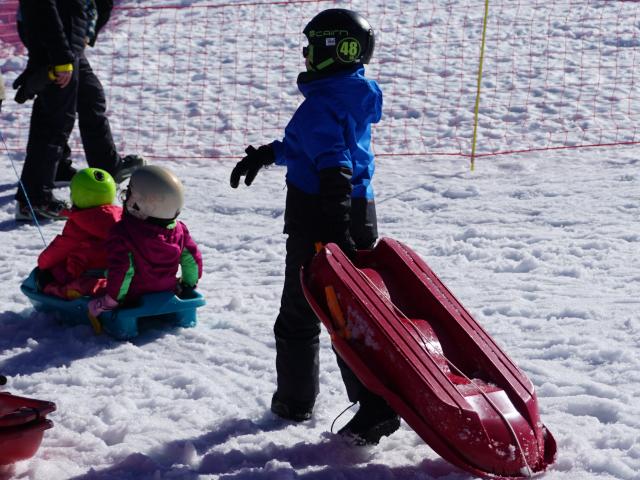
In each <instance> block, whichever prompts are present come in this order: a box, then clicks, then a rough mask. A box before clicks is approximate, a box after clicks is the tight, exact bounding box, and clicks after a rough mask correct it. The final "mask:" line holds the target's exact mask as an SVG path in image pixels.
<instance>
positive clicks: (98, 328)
mask: <svg viewBox="0 0 640 480" xmlns="http://www.w3.org/2000/svg"><path fill="white" fill-rule="evenodd" d="M87 316H88V317H89V321H90V322H91V327H93V331H94V332H95V334H96V335H100V334H101V333H102V323H100V319H98V318H97V317H95V316H94V315H91V312H87Z"/></svg>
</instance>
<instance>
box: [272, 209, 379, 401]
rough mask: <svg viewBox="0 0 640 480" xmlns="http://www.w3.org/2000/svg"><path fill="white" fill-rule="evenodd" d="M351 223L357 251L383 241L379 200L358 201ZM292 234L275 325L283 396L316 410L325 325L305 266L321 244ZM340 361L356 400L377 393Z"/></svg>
mask: <svg viewBox="0 0 640 480" xmlns="http://www.w3.org/2000/svg"><path fill="white" fill-rule="evenodd" d="M351 220H352V223H351V228H350V230H351V235H352V237H353V238H354V239H357V240H356V247H357V248H359V249H366V248H370V247H372V246H373V244H374V242H375V240H376V238H377V223H376V214H375V204H374V202H373V201H372V200H369V201H366V200H365V199H354V200H353V201H352V211H351ZM288 233H289V236H288V238H287V256H286V260H285V280H284V288H283V290H282V299H281V302H280V313H279V314H278V317H277V318H276V323H275V326H274V333H275V339H276V372H277V377H278V380H277V382H278V385H277V395H278V398H279V399H280V400H282V401H284V402H286V403H289V404H294V405H298V406H305V407H312V406H313V405H314V403H315V399H316V396H317V395H318V390H319V345H320V344H319V337H320V321H319V320H318V318H317V317H316V315H315V313H314V312H313V310H312V309H311V307H310V306H309V304H308V303H307V301H306V299H305V297H304V293H303V292H302V285H301V284H300V267H301V266H303V265H308V263H309V261H310V260H311V258H312V257H313V255H314V254H315V242H314V239H313V238H312V237H311V236H309V235H307V234H305V233H303V232H298V231H289V232H288ZM337 359H338V366H339V367H340V372H341V374H342V379H343V382H344V384H345V387H346V390H347V395H348V397H349V399H350V400H351V401H353V402H356V401H359V400H360V399H361V398H362V397H363V396H365V395H372V394H370V393H369V391H368V390H367V389H366V388H365V387H364V385H363V384H362V383H361V382H360V380H358V378H357V377H356V376H355V374H354V373H353V372H352V371H351V369H349V367H348V366H347V365H346V364H345V363H344V361H343V360H342V359H341V358H340V357H339V356H337Z"/></svg>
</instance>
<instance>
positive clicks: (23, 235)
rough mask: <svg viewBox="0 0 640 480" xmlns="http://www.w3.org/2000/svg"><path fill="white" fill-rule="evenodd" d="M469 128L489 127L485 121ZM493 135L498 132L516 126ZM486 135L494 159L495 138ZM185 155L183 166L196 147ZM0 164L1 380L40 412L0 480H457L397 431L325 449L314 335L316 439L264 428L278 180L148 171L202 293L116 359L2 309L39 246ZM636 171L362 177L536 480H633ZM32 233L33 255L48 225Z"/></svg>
mask: <svg viewBox="0 0 640 480" xmlns="http://www.w3.org/2000/svg"><path fill="white" fill-rule="evenodd" d="M194 2H195V0H184V1H183V2H182V3H194ZM447 3H448V2H445V1H440V2H434V4H436V5H435V6H434V9H436V8H439V9H442V12H441V13H440V14H441V15H442V16H446V15H456V14H458V11H457V10H455V9H453V10H449V11H447V10H446V8H445V6H446V4H447ZM604 3H607V2H604ZM628 3H629V4H631V3H632V2H628ZM368 8H369V9H370V10H375V8H377V7H376V6H375V5H374V2H371V5H369V6H368ZM558 8H579V7H578V6H577V5H576V3H575V2H571V3H569V4H562V6H559V7H558ZM629 8H633V7H631V6H630V7H629ZM635 8H636V9H637V3H636V5H635ZM463 13H464V12H461V13H460V14H463ZM438 15H439V14H438V13H435V14H434V16H435V17H438ZM635 28H636V32H635V37H632V38H634V39H635V41H636V43H635V44H634V45H629V47H630V48H632V47H633V48H637V47H638V44H637V39H638V30H637V29H638V23H637V21H636V24H635ZM603 29H604V30H606V25H604V26H603ZM503 34H505V35H508V32H503ZM584 41H585V42H588V39H587V40H584ZM159 43H162V42H159ZM292 48H295V49H297V48H298V46H294V47H292ZM294 58H296V59H298V60H301V59H300V58H299V55H297V54H296V55H295V56H294ZM379 61H380V62H383V61H384V59H379ZM20 65H21V63H20V62H18V61H16V60H15V58H14V57H12V58H10V59H8V60H7V61H6V62H5V63H4V64H1V63H0V66H1V67H2V68H3V70H4V71H5V74H6V76H7V79H6V80H7V82H10V81H11V80H12V79H13V78H15V74H17V72H18V71H19V70H20ZM372 68H376V67H373V66H372ZM607 73H608V72H604V71H603V72H601V75H606V74H607ZM637 73H638V71H637V70H636V72H635V74H636V77H637ZM414 75H416V76H419V75H421V74H420V73H418V72H415V73H414ZM439 75H443V76H445V77H446V72H440V73H439ZM293 81H294V80H293V79H292V82H293ZM636 81H637V79H636ZM290 88H291V89H293V88H294V87H293V83H292V85H291V87H290ZM382 88H383V90H384V85H382ZM540 93H541V94H542V93H544V92H540ZM510 94H511V95H513V96H517V95H519V90H514V91H512V92H510ZM119 95H126V92H120V93H119ZM254 100H255V99H251V98H247V102H251V101H254ZM255 101H257V100H255ZM425 101H429V97H425ZM440 101H441V99H438V100H434V102H440ZM271 107H273V105H271ZM434 107H435V105H434ZM10 108H17V107H10ZM21 108H29V107H28V106H25V107H21ZM263 108H265V105H264V104H262V105H260V104H258V105H257V106H256V112H257V113H259V112H260V111H261V110H262V109H263ZM416 108H417V107H416ZM421 108H422V107H421ZM634 108H637V105H636V106H634ZM424 109H425V110H427V111H428V110H429V105H425V106H424ZM516 110H517V109H516ZM420 111H422V110H420ZM483 114H484V115H485V116H486V117H487V119H486V121H492V122H494V125H499V122H498V121H497V119H493V120H491V119H490V118H489V117H492V116H493V114H492V112H490V111H484V112H483ZM265 115H266V119H265V120H266V121H267V122H268V121H269V119H272V118H276V117H274V114H273V112H269V113H265ZM407 115H412V113H411V112H407ZM509 115H511V116H512V117H514V118H513V120H511V121H517V118H516V117H518V116H519V115H521V113H520V112H518V111H512V112H510V114H509ZM9 117H10V114H7V113H6V112H5V113H3V116H2V117H0V120H2V121H7V120H8V119H9ZM277 118H279V117H277ZM385 120H386V118H384V117H383V120H382V121H383V122H384V121H385ZM283 122H284V120H280V123H279V124H278V125H277V126H279V127H282V128H284V123H283ZM0 128H2V123H0ZM432 128H433V129H436V128H438V129H446V128H447V126H446V125H433V126H432ZM496 128H499V127H496ZM530 128H532V129H534V128H535V126H530ZM541 128H543V127H541ZM544 128H546V127H544ZM612 130H615V128H612ZM426 133H427V134H428V133H429V132H426ZM495 133H496V139H494V140H495V141H499V140H500V139H501V138H503V137H502V135H501V134H500V132H499V131H496V132H495ZM530 133H534V134H535V133H536V132H535V131H532V132H530ZM542 133H544V132H542V131H541V132H540V134H542ZM433 135H434V136H435V135H438V134H437V133H436V132H435V131H434V132H433ZM398 138H399V139H400V138H402V132H398ZM434 138H435V137H434ZM439 138H441V139H442V137H441V136H440V137H439ZM270 140H271V139H270V138H269V139H263V141H270ZM193 141H194V142H195V143H196V144H197V145H196V148H206V145H207V143H208V140H207V139H206V138H202V139H193ZM374 142H375V139H374ZM505 147H508V145H505ZM1 150H2V153H0V157H2V159H3V162H4V168H2V169H1V170H0V232H1V238H2V246H3V248H2V250H1V251H0V281H1V282H2V285H3V288H2V290H1V291H0V372H1V373H3V374H4V375H6V376H8V377H9V383H8V385H7V386H6V389H7V390H8V391H10V392H12V393H14V394H19V395H24V396H30V397H35V398H39V399H43V400H50V401H54V402H55V403H56V404H57V407H58V409H57V411H56V412H55V413H53V414H51V415H50V418H51V419H52V420H53V421H54V422H55V427H54V428H53V429H51V430H49V431H47V432H46V434H45V438H44V441H43V443H42V446H41V448H40V450H39V451H38V453H37V455H36V456H35V457H34V458H32V459H30V460H27V461H24V462H20V463H18V464H16V465H15V466H13V467H11V468H5V470H4V472H3V473H2V474H1V475H0V478H3V476H4V478H10V477H11V476H13V478H19V479H43V480H59V479H74V480H103V479H121V480H126V479H153V480H160V479H196V478H198V479H226V480H232V479H233V480H245V479H247V480H248V479H264V480H289V479H302V478H304V479H309V480H329V479H332V480H333V479H345V480H346V479H348V480H365V479H366V480H374V479H375V480H378V479H379V480H388V479H389V480H390V479H400V480H432V479H439V480H445V479H446V480H469V479H471V478H473V477H472V476H470V475H468V474H467V473H465V472H462V471H460V470H459V469H457V468H455V467H453V466H451V465H450V464H448V463H446V462H445V461H444V460H442V459H441V458H440V457H439V456H438V455H436V454H435V453H434V452H433V451H432V450H431V449H430V448H429V447H428V446H426V445H425V444H424V442H423V441H422V440H421V439H420V438H419V437H418V436H417V435H416V434H415V433H414V432H413V431H412V430H411V429H410V428H408V426H407V425H406V424H403V425H402V427H401V429H400V430H399V431H398V432H396V433H395V434H394V435H392V436H391V437H388V438H385V439H383V440H382V441H381V443H380V445H379V446H377V447H371V448H360V447H350V446H347V445H346V444H345V443H343V442H342V441H341V440H340V439H339V438H337V437H336V436H335V435H333V434H331V433H330V428H331V423H332V421H333V420H334V418H335V417H336V416H337V415H338V414H339V413H340V412H341V411H342V410H343V409H344V408H345V407H346V406H347V405H348V400H347V397H346V393H345V392H344V387H343V385H342V381H341V378H340V374H339V371H338V368H337V365H336V362H335V358H334V354H333V352H332V350H331V347H330V341H329V338H328V336H327V335H326V333H324V332H323V336H322V339H321V345H322V347H321V376H320V382H321V393H320V396H319V398H318V402H317V408H316V410H315V415H314V417H313V419H312V420H311V421H309V422H306V423H303V424H292V423H288V422H285V421H282V420H280V419H278V418H276V417H275V416H274V415H272V414H271V413H270V412H269V402H270V399H271V394H272V392H273V390H274V385H275V372H274V362H275V351H274V339H273V333H272V326H273V321H274V319H275V316H276V314H277V311H278V307H279V301H280V293H281V288H282V283H283V271H284V245H285V237H284V235H283V234H281V231H282V224H283V210H284V199H285V193H286V192H285V189H284V172H283V170H282V169H280V168H270V169H267V170H265V171H262V172H260V174H259V176H258V178H257V179H256V181H255V182H254V184H253V185H252V186H251V187H250V188H245V187H244V185H241V188H239V189H238V190H233V189H231V188H230V187H229V184H228V177H229V173H230V171H231V168H232V167H233V165H234V162H235V160H231V159H226V160H220V161H211V160H193V159H191V160H179V161H167V160H157V161H155V163H157V164H159V165H162V166H165V167H168V168H170V169H172V170H173V171H174V172H175V173H176V174H177V175H178V176H179V177H180V178H181V179H182V180H183V182H184V185H185V187H186V207H185V209H184V211H183V213H182V214H181V219H182V220H183V221H184V222H185V223H186V224H187V225H188V226H189V229H190V231H191V233H192V235H193V236H194V238H195V239H196V241H198V242H199V245H200V247H201V249H202V252H203V255H204V263H205V274H204V277H203V279H202V281H201V282H200V285H199V289H200V291H201V292H202V293H203V294H204V295H205V296H206V299H207V302H208V304H207V306H206V307H204V308H202V309H200V310H199V322H198V325H197V326H196V327H195V328H192V329H177V330H176V329H169V330H149V331H145V332H143V333H142V334H141V335H140V336H139V337H138V338H136V339H134V340H132V341H131V342H119V341H115V340H113V339H111V338H109V337H107V336H95V335H94V334H93V333H92V331H91V328H90V327H89V326H88V325H81V326H75V327H70V326H67V325H63V324H59V323H57V322H55V321H54V320H53V319H52V318H51V317H50V316H47V315H43V314H39V313H35V312H34V310H33V309H32V307H31V305H30V303H29V301H28V300H27V299H26V298H25V297H24V296H23V295H22V294H21V292H20V289H19V286H20V283H21V281H22V280H23V279H24V278H25V277H26V276H27V275H28V273H29V271H30V270H31V269H32V268H33V267H34V265H35V262H36V258H37V255H38V253H39V252H40V250H41V249H42V248H43V243H42V239H41V238H40V235H39V233H38V231H37V229H36V227H35V226H34V225H30V224H16V223H15V221H14V220H13V214H14V201H13V194H14V191H15V188H16V178H15V174H14V171H13V169H12V168H10V162H9V160H10V159H11V160H12V161H13V162H15V164H16V165H17V167H18V169H19V168H20V167H21V162H22V159H23V154H22V153H11V154H9V153H8V152H6V151H5V150H4V146H1ZM241 153H242V152H241V151H238V152H237V155H240V154H241ZM76 163H77V164H78V165H80V166H82V165H83V159H82V158H81V157H79V156H78V158H77V162H76ZM639 167H640V155H639V152H638V148H637V146H635V147H626V148H617V149H612V148H601V149H598V148H593V149H583V150H575V151H571V150H568V151H548V152H537V153H529V154H526V155H509V156H498V157H489V158H481V159H479V160H478V163H477V167H476V170H475V171H474V172H471V171H470V170H469V167H468V163H467V161H466V160H464V159H461V158H459V157H450V156H446V157H420V156H414V157H393V156H391V157H383V158H379V159H378V162H377V172H376V177H375V182H374V183H375V189H376V192H377V207H378V215H379V218H378V219H379V229H380V234H381V236H388V237H393V238H396V239H398V240H401V241H402V242H405V243H406V244H408V245H409V246H411V247H412V248H413V249H414V250H415V251H416V252H417V253H418V254H419V255H421V256H422V258H423V259H424V260H425V261H426V262H427V263H428V264H429V265H430V266H431V267H432V268H433V270H434V271H435V272H436V273H437V274H438V275H439V276H440V277H441V278H442V280H443V281H444V282H445V284H446V285H447V286H448V287H449V288H450V289H451V290H452V291H453V293H454V294H455V295H456V296H457V297H458V298H459V299H460V300H461V302H462V303H463V304H464V305H465V307H466V308H467V309H468V310H469V311H470V312H471V313H472V314H473V316H474V317H475V318H476V319H477V320H478V321H479V322H480V323H481V324H482V325H483V326H484V327H485V328H486V329H487V331H488V332H489V333H490V334H491V335H492V336H493V337H494V338H495V339H496V340H497V342H498V343H499V344H500V346H501V347H503V348H504V350H505V351H506V352H507V353H508V354H509V355H510V356H511V357H512V358H513V359H514V361H515V362H516V363H517V364H518V365H519V366H520V368H521V369H522V370H523V371H524V372H526V373H527V374H528V375H529V377H530V378H531V380H532V381H533V383H534V385H535V386H536V388H537V394H538V398H539V405H540V412H541V418H542V421H543V422H544V423H545V425H546V426H547V427H548V428H549V429H550V430H551V432H553V434H554V436H555V438H556V440H557V442H558V460H557V462H556V463H555V465H553V466H552V467H551V469H550V470H549V471H548V472H547V473H546V474H545V475H544V478H545V479H546V480H596V479H598V480H611V479H619V480H637V479H640V474H639V473H638V472H640V441H639V438H640V434H639V432H640V401H639V400H638V399H639V398H640V348H639V347H640V318H639V314H638V312H639V310H640V263H639V262H640V255H638V252H640V173H639V172H640V170H639ZM59 194H60V195H61V196H64V195H67V194H68V192H66V191H65V190H64V189H63V190H60V192H59ZM41 227H42V233H43V235H44V238H45V239H46V240H47V241H50V240H51V239H52V238H53V237H54V236H55V235H56V234H57V233H59V232H60V229H61V227H62V224H61V223H45V224H43V225H42V226H41ZM348 418H349V414H347V415H345V416H343V417H341V418H340V419H339V420H338V421H337V422H336V426H335V427H334V430H335V429H337V428H339V427H340V426H341V425H342V424H344V423H345V422H346V420H347V419H348Z"/></svg>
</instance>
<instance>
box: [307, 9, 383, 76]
mask: <svg viewBox="0 0 640 480" xmlns="http://www.w3.org/2000/svg"><path fill="white" fill-rule="evenodd" d="M302 33H304V34H305V36H306V37H307V40H308V41H309V45H308V46H306V47H304V49H303V50H302V54H303V55H304V57H305V58H306V59H307V61H308V63H309V66H310V68H311V70H313V71H317V72H331V71H336V70H341V69H344V68H349V67H351V66H354V65H358V64H365V63H369V60H371V56H372V55H373V50H374V48H375V44H376V37H375V34H374V32H373V28H371V25H370V24H369V22H367V21H366V20H365V19H364V18H363V17H362V15H360V14H359V13H357V12H354V11H352V10H347V9H344V8H330V9H328V10H324V11H322V12H320V13H319V14H318V15H316V16H315V17H313V18H312V19H311V21H310V22H309V23H308V24H307V26H306V27H304V30H303V32H302Z"/></svg>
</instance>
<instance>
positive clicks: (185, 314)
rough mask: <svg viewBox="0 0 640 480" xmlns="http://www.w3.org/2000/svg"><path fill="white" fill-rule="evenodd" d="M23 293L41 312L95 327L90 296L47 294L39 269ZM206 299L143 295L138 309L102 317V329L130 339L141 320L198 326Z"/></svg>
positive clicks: (27, 283) (24, 284) (162, 293)
mask: <svg viewBox="0 0 640 480" xmlns="http://www.w3.org/2000/svg"><path fill="white" fill-rule="evenodd" d="M20 290H22V293H24V294H25V295H26V296H27V297H28V298H29V300H31V303H32V304H33V307H34V308H35V309H36V310H37V311H38V312H46V313H49V314H53V315H54V316H55V318H56V319H58V320H60V321H62V322H66V323H72V324H89V325H90V324H91V321H90V320H89V316H88V310H87V304H88V303H89V300H90V299H91V298H90V297H80V298H77V299H75V300H63V299H62V298H58V297H54V296H51V295H45V294H44V293H42V292H39V291H38V289H37V287H36V280H35V270H34V271H32V272H31V274H30V275H29V276H28V277H27V278H26V280H25V281H24V282H22V285H21V286H20ZM205 303H206V301H205V299H204V297H203V296H202V295H201V294H200V293H198V292H196V291H194V292H193V293H192V294H191V296H190V297H189V298H181V297H177V296H176V295H174V294H173V292H159V293H149V294H147V295H143V296H142V298H141V299H140V301H139V302H138V304H137V305H136V306H134V307H128V308H118V309H116V310H113V311H112V312H105V313H103V314H102V315H100V317H99V320H100V323H101V326H102V330H104V331H105V332H107V333H108V334H109V335H111V336H113V337H115V338H117V339H118V340H127V339H129V338H133V337H135V336H137V335H138V321H139V320H141V319H152V320H154V321H155V320H158V321H161V322H162V323H167V324H169V325H172V326H178V327H193V326H195V325H196V322H197V319H196V308H198V307H202V306H203V305H205Z"/></svg>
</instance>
